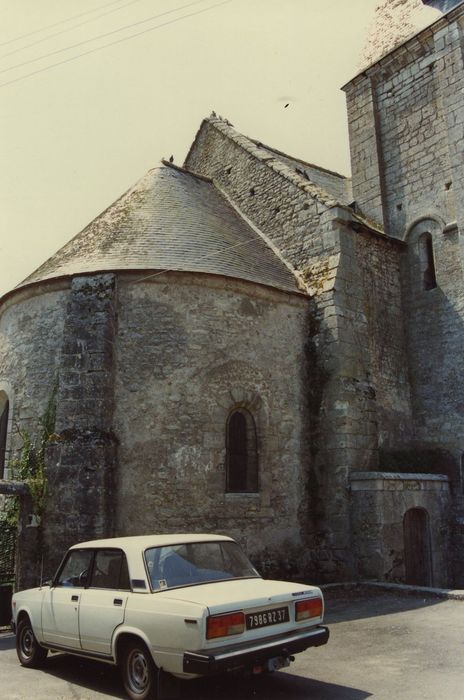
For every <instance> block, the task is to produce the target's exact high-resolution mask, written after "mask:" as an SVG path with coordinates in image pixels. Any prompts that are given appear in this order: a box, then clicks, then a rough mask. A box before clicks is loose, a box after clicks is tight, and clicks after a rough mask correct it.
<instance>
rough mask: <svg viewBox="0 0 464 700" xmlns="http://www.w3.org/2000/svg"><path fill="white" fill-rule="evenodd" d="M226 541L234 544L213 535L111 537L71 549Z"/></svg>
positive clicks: (228, 538)
mask: <svg viewBox="0 0 464 700" xmlns="http://www.w3.org/2000/svg"><path fill="white" fill-rule="evenodd" d="M218 540H224V541H229V542H233V540H232V538H231V537H227V536H225V535H211V534H204V533H198V534H186V533H183V534H182V533H175V534H167V535H135V536H132V537H109V538H107V539H102V540H90V541H88V542H79V543H78V544H75V545H73V546H72V547H71V549H83V548H92V547H118V548H119V547H120V548H121V549H124V550H129V549H133V550H138V551H140V550H144V549H147V548H148V547H163V546H166V545H175V544H183V543H189V542H217V541H218Z"/></svg>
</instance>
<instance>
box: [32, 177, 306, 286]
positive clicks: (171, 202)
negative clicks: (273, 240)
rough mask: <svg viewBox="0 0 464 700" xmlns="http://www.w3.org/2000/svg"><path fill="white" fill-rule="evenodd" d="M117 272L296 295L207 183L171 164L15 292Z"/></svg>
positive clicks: (283, 269)
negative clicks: (211, 280) (220, 279)
mask: <svg viewBox="0 0 464 700" xmlns="http://www.w3.org/2000/svg"><path fill="white" fill-rule="evenodd" d="M119 270H157V271H158V270H159V271H162V270H178V271H188V272H202V273H208V274H215V275H226V276H228V277H235V278H239V279H243V280H248V281H251V282H257V283H260V284H265V285H268V286H272V287H276V288H278V289H283V290H286V291H292V292H296V291H298V286H297V281H296V277H295V276H294V274H293V273H292V271H291V269H290V268H289V267H287V265H286V264H285V263H284V262H283V261H282V260H281V259H280V258H279V256H278V255H277V254H276V253H275V252H274V250H273V249H272V248H271V247H270V246H269V245H268V244H267V242H266V241H265V240H264V239H263V238H262V237H261V236H260V235H259V233H258V232H257V231H255V230H254V229H253V228H252V227H251V226H249V224H248V223H247V222H246V221H245V220H244V219H243V218H242V217H241V216H240V215H239V214H238V213H237V212H236V211H235V209H234V208H233V207H232V205H231V204H229V202H228V201H227V200H226V199H225V197H224V196H223V195H222V194H221V193H220V192H219V190H218V189H217V188H216V187H215V186H214V184H213V183H212V182H211V181H209V180H206V179H204V178H202V177H198V176H195V175H193V174H191V173H188V172H186V171H184V170H181V169H179V168H177V167H171V166H168V165H162V166H160V167H158V168H154V169H153V170H150V171H149V172H148V173H147V174H146V175H145V177H143V178H142V179H141V180H139V182H138V183H137V184H136V185H135V186H134V187H133V188H132V189H130V190H129V191H128V192H126V193H125V194H124V195H123V196H122V197H120V198H119V199H118V200H117V201H116V202H115V203H114V204H112V205H111V206H110V207H109V208H108V209H107V210H106V211H104V212H103V213H102V214H100V216H98V217H97V218H96V219H94V221H92V223H90V224H89V225H88V226H87V227H86V228H85V229H84V230H83V231H81V233H79V234H78V235H77V236H75V238H73V239H72V240H71V241H70V242H69V243H67V244H66V245H65V246H64V247H63V248H61V250H59V251H58V252H57V253H56V254H55V255H53V256H52V257H51V258H50V259H49V260H47V262H45V263H44V264H43V265H41V267H39V268H38V269H37V270H36V271H35V272H34V273H33V274H32V275H30V276H29V277H28V278H27V279H25V280H24V281H23V282H22V283H21V284H20V285H18V287H24V286H26V285H29V284H33V283H37V282H41V281H45V280H51V279H55V278H57V277H64V276H66V277H68V276H74V275H79V274H87V273H92V272H103V271H119Z"/></svg>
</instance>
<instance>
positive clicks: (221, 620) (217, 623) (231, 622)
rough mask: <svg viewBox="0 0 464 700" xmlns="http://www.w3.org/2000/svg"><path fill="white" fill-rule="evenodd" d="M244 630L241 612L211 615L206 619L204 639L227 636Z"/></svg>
mask: <svg viewBox="0 0 464 700" xmlns="http://www.w3.org/2000/svg"><path fill="white" fill-rule="evenodd" d="M244 631H245V615H244V614H243V613H242V612H235V613H228V614H227V615H211V616H210V617H208V619H207V621H206V639H215V638H216V637H229V636H230V635H232V634H242V632H244Z"/></svg>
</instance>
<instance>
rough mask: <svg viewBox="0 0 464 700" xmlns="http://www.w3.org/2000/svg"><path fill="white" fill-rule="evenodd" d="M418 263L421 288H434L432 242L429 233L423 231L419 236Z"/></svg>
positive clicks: (435, 281) (435, 282)
mask: <svg viewBox="0 0 464 700" xmlns="http://www.w3.org/2000/svg"><path fill="white" fill-rule="evenodd" d="M418 243H419V263H420V272H421V276H422V288H423V289H435V287H436V286H437V280H436V277H435V262H434V259H433V243H432V236H431V234H430V233H423V234H422V235H421V236H420V238H419V241H418Z"/></svg>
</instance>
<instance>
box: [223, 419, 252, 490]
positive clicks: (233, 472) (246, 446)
mask: <svg viewBox="0 0 464 700" xmlns="http://www.w3.org/2000/svg"><path fill="white" fill-rule="evenodd" d="M226 453H227V457H226V461H227V464H226V470H227V484H226V490H227V491H228V492H230V493H253V492H256V491H258V453H257V447H256V428H255V422H254V420H253V417H252V415H251V413H249V412H248V411H246V410H245V409H242V408H241V409H238V410H236V411H233V413H231V414H230V416H229V419H228V421H227V428H226Z"/></svg>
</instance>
